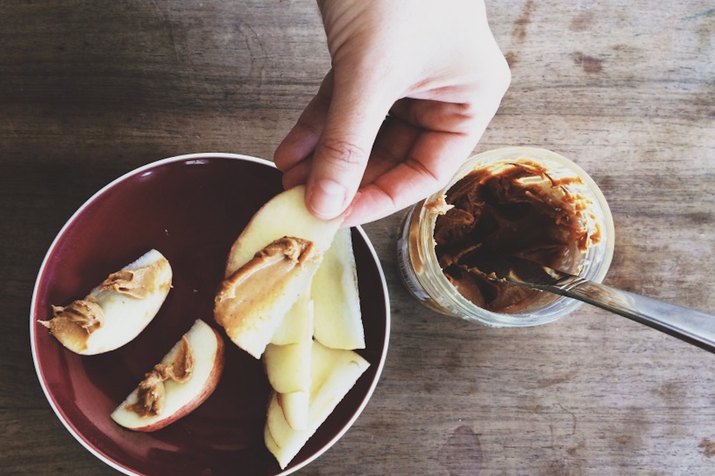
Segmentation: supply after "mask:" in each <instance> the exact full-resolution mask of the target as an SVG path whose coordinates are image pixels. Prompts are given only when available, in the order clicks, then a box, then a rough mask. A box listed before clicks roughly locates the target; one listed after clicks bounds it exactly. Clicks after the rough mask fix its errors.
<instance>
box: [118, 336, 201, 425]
mask: <svg viewBox="0 0 715 476" xmlns="http://www.w3.org/2000/svg"><path fill="white" fill-rule="evenodd" d="M193 368H194V354H193V352H192V351H191V346H190V345H189V340H188V339H187V338H186V336H183V337H182V338H181V341H179V347H178V349H177V351H176V352H175V353H174V355H173V359H172V360H171V361H170V362H162V363H159V364H156V365H155V366H154V368H153V369H151V370H150V371H149V372H147V373H146V374H145V375H144V379H143V380H142V381H141V382H139V385H138V387H137V401H136V402H135V403H133V404H131V405H127V409H129V410H131V411H133V412H135V413H136V414H137V415H139V416H141V417H147V416H156V415H158V414H159V413H161V410H162V409H163V408H164V403H165V399H166V388H165V387H164V382H166V381H167V380H173V381H175V382H177V383H185V382H187V381H188V380H189V379H190V378H191V375H192V372H193Z"/></svg>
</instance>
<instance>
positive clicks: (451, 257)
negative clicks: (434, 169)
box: [434, 159, 599, 312]
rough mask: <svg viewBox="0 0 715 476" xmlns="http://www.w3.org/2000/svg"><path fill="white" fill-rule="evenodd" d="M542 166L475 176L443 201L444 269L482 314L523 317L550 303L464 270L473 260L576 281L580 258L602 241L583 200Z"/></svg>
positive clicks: (438, 230) (439, 223) (518, 165)
mask: <svg viewBox="0 0 715 476" xmlns="http://www.w3.org/2000/svg"><path fill="white" fill-rule="evenodd" d="M580 181H581V179H580V178H578V177H565V178H560V179H555V178H553V177H551V176H550V175H549V173H548V171H547V170H546V169H545V168H544V167H543V166H542V165H540V164H538V163H536V162H534V161H531V160H528V159H519V160H516V161H513V162H510V163H502V164H498V165H492V166H487V167H483V168H478V169H475V170H473V171H472V172H471V173H469V174H467V175H466V176H465V177H463V178H462V179H460V180H459V181H458V182H457V183H455V184H454V185H453V186H452V187H451V188H450V189H449V190H448V191H447V193H446V196H445V202H446V205H447V206H444V205H442V209H443V212H442V213H443V214H441V215H440V216H438V217H437V220H436V223H435V228H434V241H435V252H436V255H437V258H438V260H439V264H440V266H441V268H442V270H443V272H444V274H445V275H446V276H447V278H448V279H449V280H450V282H451V283H452V284H453V285H454V286H455V288H456V289H457V290H458V291H459V292H460V294H462V295H463V296H464V297H466V298H467V299H469V300H470V301H472V302H473V303H474V304H476V305H477V306H479V307H482V308H484V309H488V310H491V311H495V312H521V311H524V310H525V309H528V308H530V307H531V306H533V305H534V304H535V303H539V304H541V303H544V302H546V301H548V300H550V299H551V297H550V296H547V295H545V294H543V295H542V294H541V293H538V292H537V291H531V290H527V289H525V288H521V287H518V286H515V285H513V284H509V283H507V282H495V281H494V280H492V279H489V278H488V277H487V276H485V275H484V274H483V273H481V272H480V271H479V270H478V269H474V268H472V267H469V266H466V265H465V263H464V262H462V259H463V257H465V255H467V254H468V253H470V254H472V256H474V255H475V254H476V255H478V254H480V253H483V254H485V256H488V255H489V254H492V255H494V254H501V255H514V256H518V257H521V258H526V259H529V260H532V261H535V262H537V263H540V264H543V265H546V266H550V267H553V268H557V269H561V270H563V271H566V272H571V273H577V272H578V269H579V266H580V264H581V262H582V259H583V253H584V252H585V251H586V249H587V248H588V247H589V246H590V245H591V244H595V243H596V242H598V240H599V232H598V228H597V227H595V229H594V227H593V226H589V214H588V211H587V209H588V205H589V203H590V202H589V201H588V199H586V198H585V197H583V196H581V195H579V194H575V193H573V192H572V191H571V190H570V189H569V187H568V185H569V184H578V183H580Z"/></svg>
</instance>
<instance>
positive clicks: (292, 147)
mask: <svg viewBox="0 0 715 476" xmlns="http://www.w3.org/2000/svg"><path fill="white" fill-rule="evenodd" d="M332 89H333V74H332V71H331V72H328V74H327V75H326V76H325V78H324V79H323V82H322V83H321V85H320V89H318V93H317V94H316V95H315V97H314V98H313V99H312V100H311V101H310V102H309V103H308V105H307V106H306V107H305V110H304V111H303V113H302V114H301V115H300V118H298V122H296V124H295V126H293V129H291V131H290V132H289V133H288V135H286V137H285V139H283V141H282V142H281V143H280V145H279V146H278V147H277V148H276V151H275V153H274V154H273V161H274V162H275V164H276V167H278V169H279V170H281V171H282V172H286V171H288V170H289V169H290V168H291V167H293V166H295V165H296V164H297V163H299V162H301V161H303V160H305V158H306V157H308V156H309V155H310V154H312V153H313V150H314V149H315V146H316V145H317V144H318V140H319V139H320V134H322V132H323V128H324V126H325V119H326V117H327V115H328V107H329V106H330V96H331V94H332ZM284 182H285V179H284Z"/></svg>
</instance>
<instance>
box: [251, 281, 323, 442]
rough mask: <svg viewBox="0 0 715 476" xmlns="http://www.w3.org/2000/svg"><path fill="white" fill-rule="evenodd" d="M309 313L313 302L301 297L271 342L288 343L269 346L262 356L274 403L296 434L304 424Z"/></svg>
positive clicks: (310, 327)
mask: <svg viewBox="0 0 715 476" xmlns="http://www.w3.org/2000/svg"><path fill="white" fill-rule="evenodd" d="M312 311H313V301H311V300H310V298H309V296H308V295H307V294H306V295H304V296H301V298H300V299H298V301H296V303H295V304H294V305H293V308H292V309H291V311H290V312H289V313H288V315H287V316H286V318H285V319H284V320H283V324H281V327H279V328H278V330H277V331H276V333H275V334H274V335H273V339H272V341H276V340H278V341H279V342H292V343H289V344H284V345H276V344H269V345H268V347H266V351H265V353H264V354H263V362H264V364H265V367H266V373H267V374H268V380H269V381H270V383H271V386H272V387H273V389H274V390H275V391H276V392H278V403H279V404H280V406H281V408H282V409H283V414H284V415H285V418H286V420H287V421H288V423H289V424H290V426H292V427H293V428H295V429H297V430H298V429H303V428H305V427H306V425H307V422H308V396H309V394H310V382H311V375H310V374H311V365H310V360H311V354H312V347H313V312H312ZM279 334H282V335H279Z"/></svg>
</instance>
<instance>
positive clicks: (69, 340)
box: [39, 296, 104, 352]
mask: <svg viewBox="0 0 715 476" xmlns="http://www.w3.org/2000/svg"><path fill="white" fill-rule="evenodd" d="M103 319H104V311H103V310H102V307H101V306H100V305H99V304H97V303H96V302H94V301H93V300H92V298H91V297H90V296H87V297H85V298H84V299H78V300H76V301H73V302H72V303H70V304H69V305H67V306H64V307H63V306H52V318H51V319H49V320H47V321H39V323H40V324H42V325H43V326H45V327H47V328H48V329H49V330H50V333H51V334H52V335H53V336H55V337H56V338H57V340H59V341H60V342H62V344H63V345H65V346H66V347H67V348H68V349H70V350H72V351H74V352H82V351H84V350H85V349H86V348H87V339H88V338H89V335H90V334H92V332H94V331H95V330H97V329H99V328H100V327H101V326H102V322H103Z"/></svg>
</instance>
